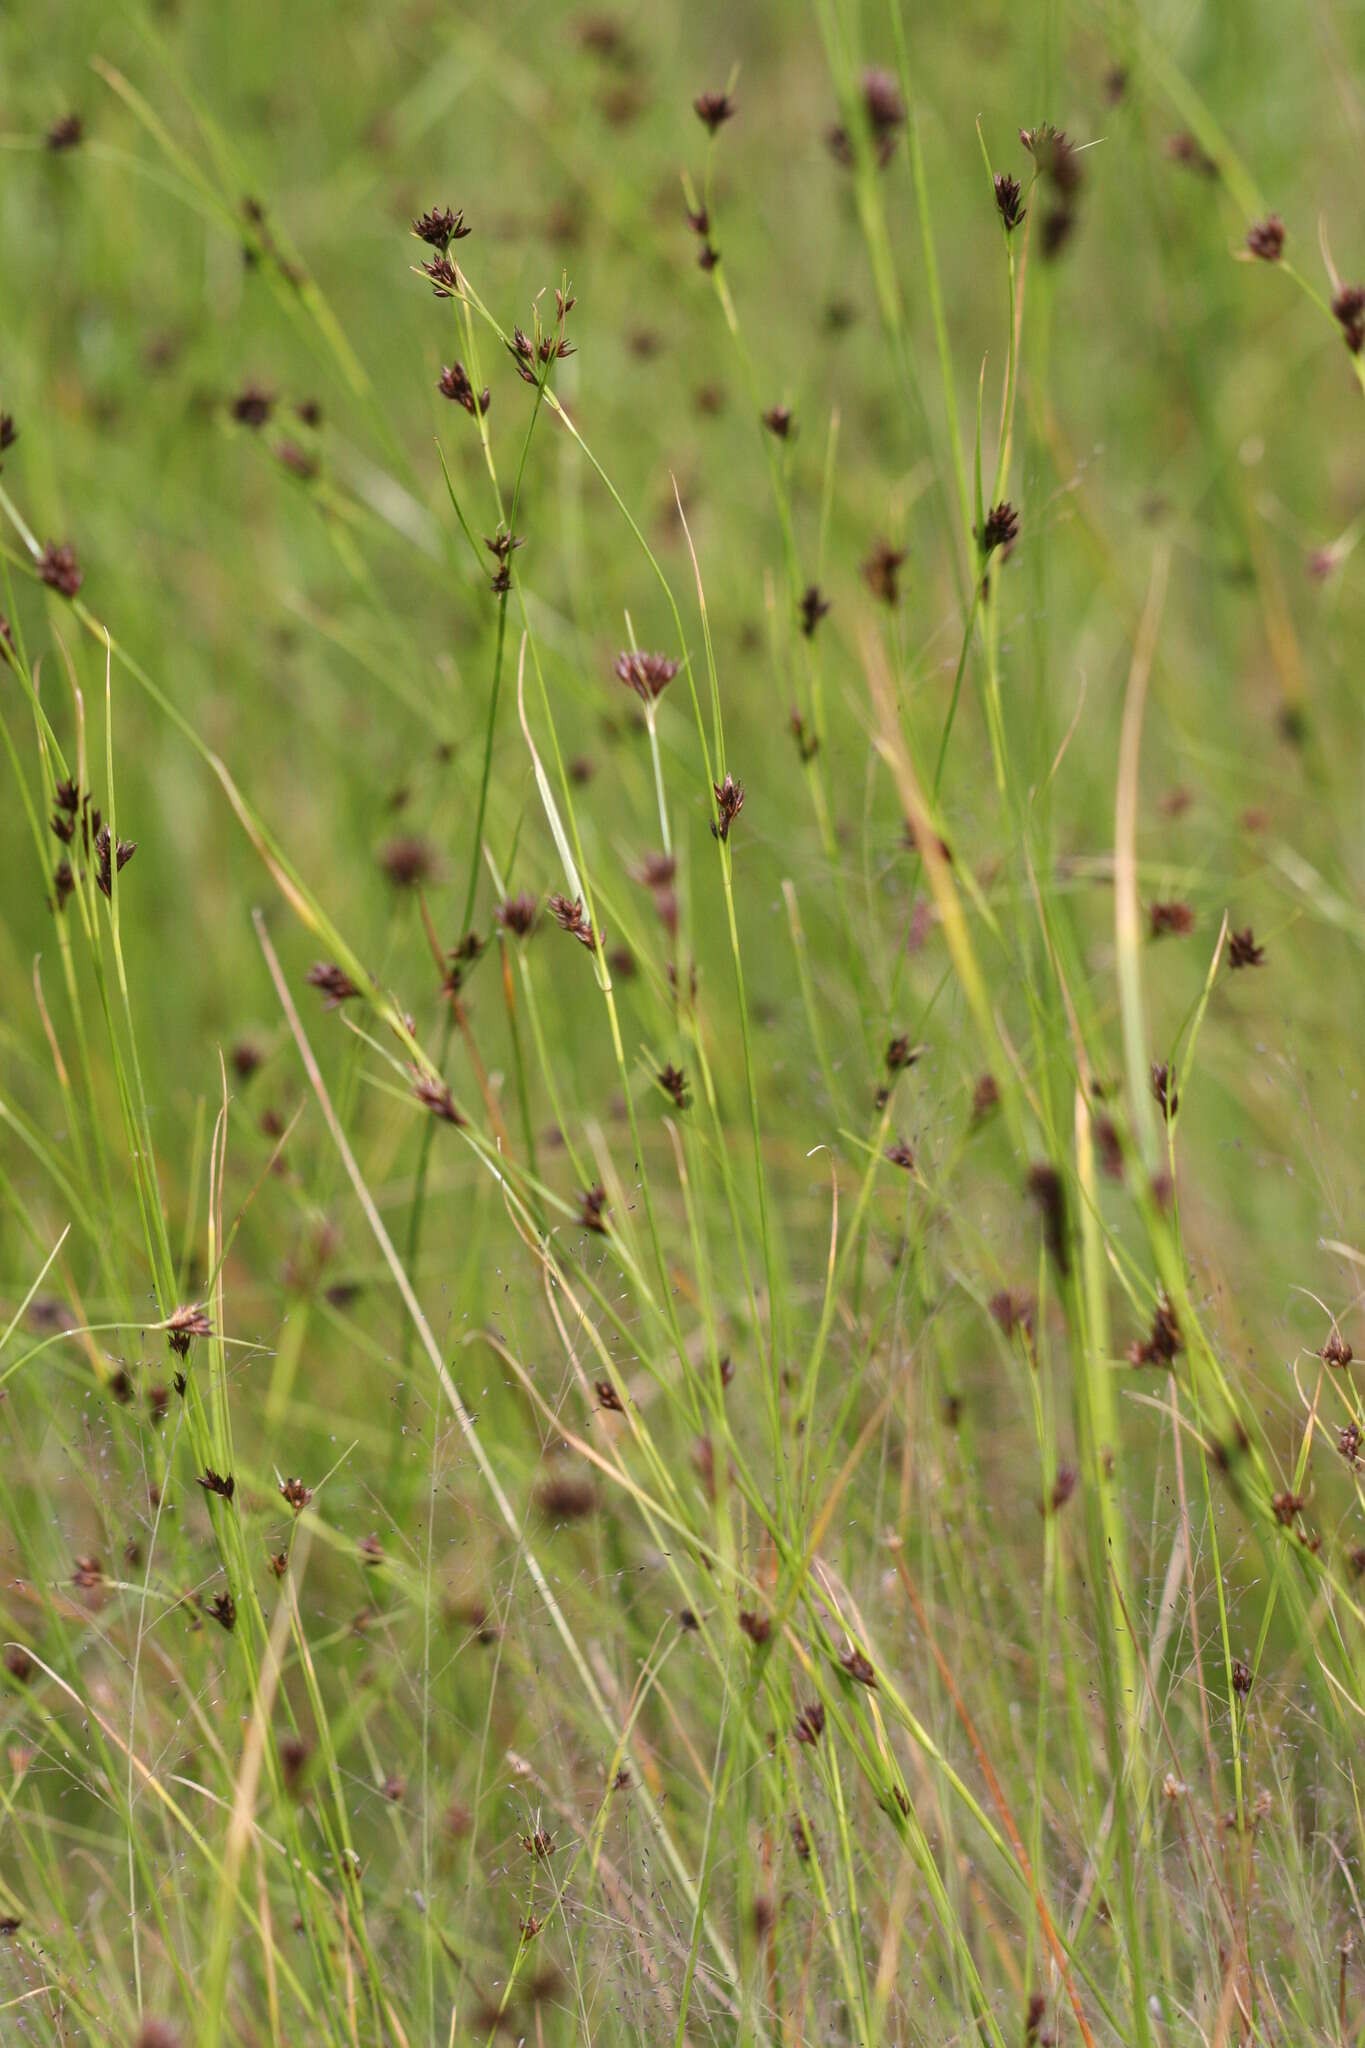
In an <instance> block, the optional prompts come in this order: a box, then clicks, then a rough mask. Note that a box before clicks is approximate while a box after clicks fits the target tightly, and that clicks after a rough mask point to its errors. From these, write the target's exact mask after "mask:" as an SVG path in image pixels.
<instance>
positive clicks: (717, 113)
mask: <svg viewBox="0 0 1365 2048" xmlns="http://www.w3.org/2000/svg"><path fill="white" fill-rule="evenodd" d="M692 106H693V109H694V111H695V113H696V116H697V119H698V120H699V121H700V122H701V124H702V126H703V128H705V129H707V130H708V131H709V132H710V133H711V134H712V135H714V134H715V132H716V130H717V129H718V128H719V127H721V126H722V125H723V124H724V123H725V122H726V121H728V120H730V119H731V117H732V115H733V114H734V111H735V103H734V100H733V99H732V98H731V96H730V94H729V93H728V92H700V93H698V94H697V97H696V98H695V99H694V100H693V102H692Z"/></svg>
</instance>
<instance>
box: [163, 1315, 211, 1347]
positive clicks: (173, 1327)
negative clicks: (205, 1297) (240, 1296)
mask: <svg viewBox="0 0 1365 2048" xmlns="http://www.w3.org/2000/svg"><path fill="white" fill-rule="evenodd" d="M212 1335H213V1325H212V1323H210V1321H209V1319H208V1317H207V1316H206V1315H205V1314H204V1311H203V1309H202V1308H195V1307H193V1306H186V1307H183V1308H177V1309H173V1310H172V1312H171V1313H170V1315H168V1316H167V1318H166V1337H167V1341H168V1342H169V1344H170V1347H171V1349H172V1351H174V1353H175V1355H176V1357H177V1358H188V1356H189V1350H190V1340H191V1338H193V1337H211V1336H212Z"/></svg>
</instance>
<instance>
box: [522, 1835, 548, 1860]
mask: <svg viewBox="0 0 1365 2048" xmlns="http://www.w3.org/2000/svg"><path fill="white" fill-rule="evenodd" d="M521 1846H522V1848H523V1849H524V1850H525V1851H526V1853H527V1855H528V1856H536V1857H539V1859H540V1861H541V1862H542V1863H548V1862H549V1860H550V1858H551V1857H552V1856H553V1855H554V1852H555V1838H554V1836H553V1835H552V1834H551V1833H550V1831H549V1829H548V1828H535V1829H533V1830H532V1832H531V1833H530V1834H529V1835H523V1836H522V1838H521Z"/></svg>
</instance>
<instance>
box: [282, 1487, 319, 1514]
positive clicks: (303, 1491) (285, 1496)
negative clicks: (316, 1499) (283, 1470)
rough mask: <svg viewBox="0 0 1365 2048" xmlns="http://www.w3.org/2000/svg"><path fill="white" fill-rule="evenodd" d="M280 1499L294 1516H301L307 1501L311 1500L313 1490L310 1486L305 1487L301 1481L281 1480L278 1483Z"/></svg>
mask: <svg viewBox="0 0 1365 2048" xmlns="http://www.w3.org/2000/svg"><path fill="white" fill-rule="evenodd" d="M280 1497H281V1499H282V1500H284V1501H285V1502H287V1504H288V1505H289V1506H290V1507H291V1508H292V1509H293V1510H294V1513H295V1514H296V1515H301V1514H302V1513H303V1511H304V1509H305V1508H306V1507H307V1505H308V1503H309V1501H310V1500H311V1499H312V1498H313V1489H312V1487H311V1486H305V1485H304V1483H303V1481H302V1480H301V1479H282V1480H281V1481H280Z"/></svg>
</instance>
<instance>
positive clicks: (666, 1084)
mask: <svg viewBox="0 0 1365 2048" xmlns="http://www.w3.org/2000/svg"><path fill="white" fill-rule="evenodd" d="M654 1078H655V1079H656V1080H657V1082H658V1084H659V1086H660V1087H661V1088H662V1089H663V1091H664V1094H665V1095H668V1096H671V1097H672V1099H673V1101H674V1103H675V1104H676V1105H677V1107H678V1108H679V1109H686V1108H687V1106H688V1104H689V1103H690V1101H691V1099H692V1098H691V1096H690V1095H689V1094H688V1092H687V1076H686V1074H685V1073H684V1072H683V1070H682V1068H681V1067H675V1066H673V1065H672V1064H671V1063H670V1064H669V1065H668V1066H665V1067H663V1068H661V1069H660V1071H659V1072H658V1073H657V1074H656V1075H655V1077H654Z"/></svg>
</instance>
